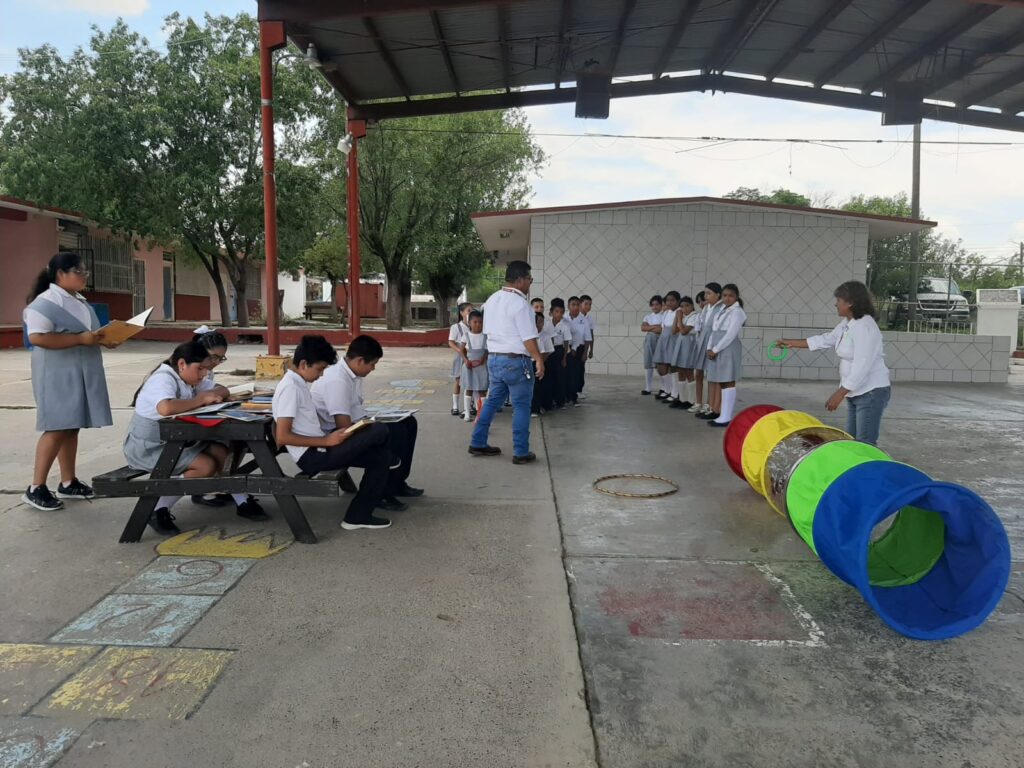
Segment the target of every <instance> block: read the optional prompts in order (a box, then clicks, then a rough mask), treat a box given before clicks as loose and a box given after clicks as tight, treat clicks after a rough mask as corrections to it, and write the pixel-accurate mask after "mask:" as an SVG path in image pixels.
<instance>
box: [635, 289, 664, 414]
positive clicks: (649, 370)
mask: <svg viewBox="0 0 1024 768" xmlns="http://www.w3.org/2000/svg"><path fill="white" fill-rule="evenodd" d="M647 306H648V307H650V310H651V311H650V313H649V314H647V315H645V316H644V319H643V322H641V323H640V332H641V333H643V334H645V335H644V388H643V389H641V390H640V394H641V395H649V394H651V392H652V391H653V388H654V350H655V349H656V348H657V346H658V337H659V336H660V335H661V313H662V304H661V296H660V295H658V294H655V295H654V296H651V300H650V301H649V302H648V303H647ZM658 394H659V395H661V391H659V392H658Z"/></svg>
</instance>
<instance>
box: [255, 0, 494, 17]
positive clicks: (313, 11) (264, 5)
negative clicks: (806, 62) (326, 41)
mask: <svg viewBox="0 0 1024 768" xmlns="http://www.w3.org/2000/svg"><path fill="white" fill-rule="evenodd" d="M510 1H511V0H430V1H429V2H423V0H331V2H329V3H325V2H324V1H323V0H258V5H257V9H256V13H257V18H258V19H259V20H260V21H271V20H272V21H284V22H299V23H312V22H317V21H330V20H331V19H344V18H353V17H360V18H361V17H363V16H366V15H367V14H373V15H374V16H377V17H380V16H387V15H391V14H396V13H423V12H424V11H429V10H445V9H448V8H461V9H463V10H465V9H469V8H472V7H473V6H479V7H481V8H493V7H494V6H495V4H496V3H507V2H510Z"/></svg>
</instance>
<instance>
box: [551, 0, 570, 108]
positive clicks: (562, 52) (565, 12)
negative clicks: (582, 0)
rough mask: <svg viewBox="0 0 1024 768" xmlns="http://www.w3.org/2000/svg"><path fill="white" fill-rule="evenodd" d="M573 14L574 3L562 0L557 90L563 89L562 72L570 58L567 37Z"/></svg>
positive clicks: (557, 55)
mask: <svg viewBox="0 0 1024 768" xmlns="http://www.w3.org/2000/svg"><path fill="white" fill-rule="evenodd" d="M570 14H572V2H571V1H570V0H562V13H561V16H560V17H559V20H558V48H557V49H556V50H555V88H561V87H562V71H563V70H564V69H565V60H566V59H568V58H569V49H568V45H569V44H568V42H566V39H565V35H566V32H568V31H569V18H570Z"/></svg>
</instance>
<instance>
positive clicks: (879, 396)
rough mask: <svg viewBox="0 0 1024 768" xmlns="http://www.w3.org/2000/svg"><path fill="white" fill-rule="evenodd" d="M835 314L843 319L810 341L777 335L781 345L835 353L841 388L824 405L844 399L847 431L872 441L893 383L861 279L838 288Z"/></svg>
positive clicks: (831, 405) (829, 407)
mask: <svg viewBox="0 0 1024 768" xmlns="http://www.w3.org/2000/svg"><path fill="white" fill-rule="evenodd" d="M833 295H834V296H835V298H836V312H837V313H838V314H839V316H840V317H841V318H842V320H841V321H840V322H839V325H837V326H836V327H835V328H833V329H832V330H831V331H830V332H829V333H823V334H821V335H819V336H811V337H810V338H809V339H779V340H778V341H776V342H775V346H777V347H781V348H782V349H813V350H818V349H827V348H828V347H832V348H833V349H835V351H836V355H838V356H839V389H837V390H836V391H835V392H834V393H833V394H832V397H830V398H829V399H828V402H826V403H825V408H826V409H827V410H829V411H834V410H836V408H838V407H839V404H840V403H841V402H843V400H844V399H845V400H846V403H847V408H848V410H847V412H846V431H847V432H849V433H850V434H851V435H853V436H854V438H855V439H857V440H860V441H861V442H864V443H870V444H871V445H875V444H877V443H878V432H879V429H880V428H881V425H882V413H883V412H884V411H885V407H886V406H887V405H888V404H889V396H890V395H891V394H892V387H891V386H890V381H889V369H888V368H887V367H886V365H885V348H884V345H883V343H882V332H881V331H880V330H878V323H876V322H875V318H876V317H877V316H878V315H877V313H876V312H875V305H874V302H873V301H872V300H871V294H870V293H868V289H867V286H866V285H864V283H860V282H857V281H856V280H850V281H849V282H845V283H843V284H842V285H840V286H839V287H838V288H836V290H835V292H834V293H833Z"/></svg>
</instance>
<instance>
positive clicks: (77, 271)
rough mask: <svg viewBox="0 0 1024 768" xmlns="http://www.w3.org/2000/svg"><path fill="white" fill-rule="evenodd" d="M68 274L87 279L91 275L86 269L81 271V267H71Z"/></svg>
mask: <svg viewBox="0 0 1024 768" xmlns="http://www.w3.org/2000/svg"><path fill="white" fill-rule="evenodd" d="M68 272H74V273H75V274H76V275H80V276H81V277H88V276H89V275H91V274H92V272H90V271H89V270H88V269H82V268H81V267H72V268H71V269H69V270H68Z"/></svg>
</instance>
